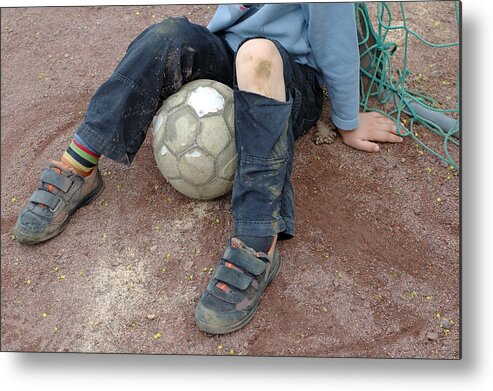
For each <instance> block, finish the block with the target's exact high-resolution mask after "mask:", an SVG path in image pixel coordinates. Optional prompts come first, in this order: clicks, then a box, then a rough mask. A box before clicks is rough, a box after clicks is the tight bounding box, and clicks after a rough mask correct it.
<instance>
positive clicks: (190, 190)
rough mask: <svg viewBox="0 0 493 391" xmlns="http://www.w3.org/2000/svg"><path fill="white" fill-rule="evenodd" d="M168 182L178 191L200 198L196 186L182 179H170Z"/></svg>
mask: <svg viewBox="0 0 493 391" xmlns="http://www.w3.org/2000/svg"><path fill="white" fill-rule="evenodd" d="M169 183H170V184H171V186H173V187H174V188H175V189H176V190H178V191H179V192H180V193H182V194H185V195H186V196H188V197H191V198H195V199H198V200H201V199H202V195H201V194H200V193H199V190H198V188H197V186H194V185H191V184H190V183H187V182H186V181H184V180H183V179H170V180H169Z"/></svg>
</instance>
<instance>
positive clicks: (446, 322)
mask: <svg viewBox="0 0 493 391" xmlns="http://www.w3.org/2000/svg"><path fill="white" fill-rule="evenodd" d="M440 327H441V328H442V329H446V330H450V328H451V327H452V324H451V323H450V320H448V319H446V318H442V319H440Z"/></svg>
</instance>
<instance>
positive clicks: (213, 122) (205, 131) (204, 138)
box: [197, 115, 231, 155]
mask: <svg viewBox="0 0 493 391" xmlns="http://www.w3.org/2000/svg"><path fill="white" fill-rule="evenodd" d="M200 122H201V129H200V133H199V135H198V136H197V144H198V145H199V146H200V147H202V148H204V149H205V150H207V151H208V152H209V153H210V154H211V155H218V154H219V153H220V152H221V151H222V150H223V149H224V148H226V146H227V145H228V143H229V142H230V141H231V136H230V134H229V131H228V127H227V125H226V123H225V122H224V119H223V117H222V116H220V115H215V116H211V117H204V118H202V119H201V121H200Z"/></svg>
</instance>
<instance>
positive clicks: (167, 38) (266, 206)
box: [77, 17, 323, 239]
mask: <svg viewBox="0 0 493 391" xmlns="http://www.w3.org/2000/svg"><path fill="white" fill-rule="evenodd" d="M273 42H274V43H275V44H276V46H277V48H278V50H279V52H280V53H281V56H282V59H283V64H284V80H285V84H286V95H287V96H286V98H287V102H279V101H275V100H272V99H269V98H266V97H263V96H260V95H256V94H252V93H247V92H243V91H238V89H237V87H236V82H235V77H234V69H235V67H234V53H232V52H231V50H230V48H229V46H228V45H227V43H226V42H225V41H224V40H223V39H222V38H221V37H220V36H218V35H215V34H212V33H211V32H210V31H209V30H207V28H205V27H203V26H199V25H196V24H192V23H190V22H189V21H188V20H187V19H186V18H184V17H182V18H170V19H166V20H164V21H162V22H161V23H158V24H155V25H153V26H150V27H149V28H147V29H146V30H144V31H143V32H142V33H141V34H140V35H139V36H137V38H136V39H135V40H134V41H132V43H131V44H130V45H129V47H128V49H127V51H126V53H125V55H124V57H123V59H122V60H121V62H120V63H119V64H118V66H117V67H116V69H115V71H114V72H113V74H112V75H111V76H110V78H109V79H108V80H107V81H106V82H105V83H103V84H102V85H101V87H100V88H99V89H98V90H97V91H96V93H95V95H94V96H93V98H92V99H91V101H90V103H89V106H88V109H87V111H86V116H85V118H84V121H83V123H82V124H81V125H80V126H79V128H78V129H77V134H78V135H79V136H80V137H81V138H82V139H83V140H84V141H85V142H87V143H88V144H89V145H91V146H93V147H94V148H95V149H96V150H97V151H98V152H99V153H101V154H102V155H105V156H106V157H108V158H110V159H112V160H115V161H117V162H121V163H124V164H127V165H129V164H131V162H132V160H133V158H134V157H135V154H136V153H137V151H138V150H139V148H140V146H141V145H142V142H143V141H144V139H145V136H146V133H147V129H148V128H149V125H150V123H151V121H152V119H153V117H154V115H155V113H156V112H157V110H158V109H159V108H160V106H161V104H162V102H163V101H164V100H165V99H166V98H168V97H169V96H170V95H172V94H174V93H175V92H177V91H178V90H179V89H180V88H181V87H182V86H183V85H184V84H186V83H188V82H190V81H192V80H197V79H212V80H216V81H218V82H221V83H223V84H226V85H228V86H230V87H232V88H233V89H234V91H235V92H234V98H235V99H234V104H235V137H236V140H235V141H236V146H237V150H238V164H237V172H236V176H235V180H234V185H233V195H232V211H233V219H234V234H235V235H254V236H272V235H275V234H277V233H279V234H280V238H281V239H283V238H288V237H292V236H294V193H293V187H292V183H291V169H292V161H293V154H294V140H295V139H296V138H298V137H300V136H301V135H302V134H304V133H305V132H306V131H307V130H308V129H309V128H310V127H312V126H313V125H314V124H315V122H316V121H317V120H318V118H319V117H320V114H321V112H322V103H323V94H322V90H321V88H320V86H319V85H318V82H317V80H316V77H315V71H314V70H313V69H311V68H310V67H308V66H303V65H299V64H297V63H296V62H294V60H293V59H292V58H291V56H290V55H289V54H288V53H287V52H286V50H285V49H284V48H283V47H282V46H281V45H280V44H279V43H278V42H276V41H273Z"/></svg>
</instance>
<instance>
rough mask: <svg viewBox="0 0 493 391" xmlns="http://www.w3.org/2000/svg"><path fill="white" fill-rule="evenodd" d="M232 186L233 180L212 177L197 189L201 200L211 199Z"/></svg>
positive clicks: (227, 190)
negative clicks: (212, 178)
mask: <svg viewBox="0 0 493 391" xmlns="http://www.w3.org/2000/svg"><path fill="white" fill-rule="evenodd" d="M232 188H233V182H232V181H227V180H224V179H221V178H214V180H212V181H211V182H209V183H208V184H207V185H205V186H202V187H199V188H198V191H199V192H200V194H201V196H202V199H203V200H212V199H214V198H217V195H218V194H227V193H229V192H230V191H231V189H232Z"/></svg>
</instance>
